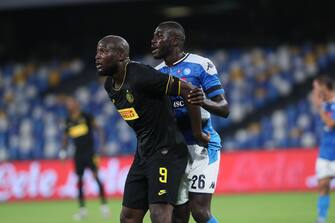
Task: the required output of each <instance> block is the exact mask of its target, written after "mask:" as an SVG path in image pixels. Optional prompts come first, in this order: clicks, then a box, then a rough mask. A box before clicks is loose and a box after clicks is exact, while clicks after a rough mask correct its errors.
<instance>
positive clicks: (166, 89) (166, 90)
mask: <svg viewBox="0 0 335 223" xmlns="http://www.w3.org/2000/svg"><path fill="white" fill-rule="evenodd" d="M170 80H171V75H169V78H168V81H167V83H166V87H165V94H167V93H168V90H169V85H170Z"/></svg>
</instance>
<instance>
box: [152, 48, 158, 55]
mask: <svg viewBox="0 0 335 223" xmlns="http://www.w3.org/2000/svg"><path fill="white" fill-rule="evenodd" d="M151 53H152V54H157V53H158V47H154V46H152V47H151Z"/></svg>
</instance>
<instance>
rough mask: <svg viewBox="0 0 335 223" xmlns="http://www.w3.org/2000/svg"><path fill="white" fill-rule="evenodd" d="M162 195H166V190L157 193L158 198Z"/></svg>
mask: <svg viewBox="0 0 335 223" xmlns="http://www.w3.org/2000/svg"><path fill="white" fill-rule="evenodd" d="M163 194H166V190H160V191H159V192H158V196H162V195H163Z"/></svg>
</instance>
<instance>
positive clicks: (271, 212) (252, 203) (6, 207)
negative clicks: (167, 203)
mask: <svg viewBox="0 0 335 223" xmlns="http://www.w3.org/2000/svg"><path fill="white" fill-rule="evenodd" d="M316 201H317V194H316V193H275V194H252V195H250V194H249V195H247V194H245V195H223V196H215V197H214V200H213V202H212V212H213V214H214V215H215V216H216V218H217V219H218V220H219V222H220V223H269V222H270V223H314V221H315V216H316ZM334 201H335V200H334V198H333V197H332V202H331V207H330V210H329V219H328V222H335V202H334ZM109 206H110V208H111V211H112V216H111V218H110V219H103V218H102V216H101V215H100V209H99V202H98V201H97V200H88V201H87V208H88V212H89V215H88V217H87V219H85V220H83V221H82V222H84V223H93V222H94V223H96V222H101V223H103V222H109V223H116V222H119V213H120V209H121V201H120V200H110V201H109ZM75 211H77V203H76V201H74V200H68V201H36V202H12V203H2V204H0V222H1V223H21V222H22V223H66V222H74V220H72V215H73V213H74V212H75ZM144 222H145V223H149V222H150V221H149V218H148V216H146V218H145V220H144ZM190 222H194V221H193V220H191V221H190Z"/></svg>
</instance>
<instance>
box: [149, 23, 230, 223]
mask: <svg viewBox="0 0 335 223" xmlns="http://www.w3.org/2000/svg"><path fill="white" fill-rule="evenodd" d="M184 42H185V32H184V29H183V27H182V26H181V25H180V24H179V23H177V22H174V21H167V22H163V23H161V24H159V25H158V27H157V28H156V30H155V32H154V36H153V39H152V41H151V48H152V54H153V56H154V58H156V59H163V60H164V61H163V62H162V63H161V64H159V65H158V66H157V67H156V69H157V70H159V71H161V72H163V73H166V74H169V75H173V76H175V77H178V78H180V79H182V80H186V81H188V82H190V83H192V84H193V85H195V86H197V87H199V88H197V89H195V90H193V91H192V97H190V98H189V99H188V100H189V101H190V102H191V104H197V105H200V106H202V108H203V109H201V111H202V113H201V116H202V122H203V131H204V132H206V133H208V134H210V142H209V144H208V147H203V146H199V145H198V144H197V143H196V141H195V140H194V138H193V136H192V135H191V134H190V121H189V119H188V109H187V107H186V106H185V101H184V100H183V98H181V97H172V98H171V100H172V104H173V108H174V111H175V115H176V117H177V122H178V126H179V129H180V130H181V131H182V133H183V135H184V137H185V139H186V141H187V144H188V151H189V161H188V166H187V169H186V175H185V176H186V177H185V178H184V181H183V183H182V184H181V188H180V195H179V200H178V206H176V208H175V210H174V217H175V221H176V222H188V220H189V209H190V211H191V213H192V216H193V218H194V219H195V221H196V222H198V223H206V222H208V223H215V222H217V220H216V219H215V217H214V216H213V215H212V214H211V210H210V207H211V200H212V194H213V193H214V190H215V186H216V182H217V176H218V172H219V164H220V149H221V148H222V146H221V140H220V136H219V135H218V133H217V132H216V131H215V130H214V129H213V127H212V124H211V119H210V113H212V114H215V115H218V116H221V117H225V118H226V117H228V114H229V108H228V103H227V101H226V99H225V97H224V90H223V88H222V86H221V83H220V80H219V78H218V77H217V71H216V68H215V65H214V64H213V63H212V62H211V61H210V60H209V59H207V58H204V57H201V56H199V55H196V54H191V53H186V52H185V51H184ZM204 92H205V94H206V96H207V97H205V95H204ZM209 112H210V113H209Z"/></svg>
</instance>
